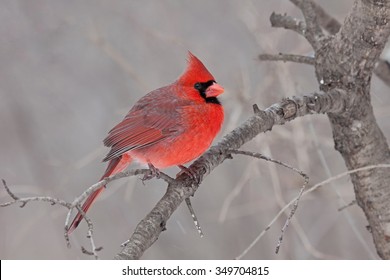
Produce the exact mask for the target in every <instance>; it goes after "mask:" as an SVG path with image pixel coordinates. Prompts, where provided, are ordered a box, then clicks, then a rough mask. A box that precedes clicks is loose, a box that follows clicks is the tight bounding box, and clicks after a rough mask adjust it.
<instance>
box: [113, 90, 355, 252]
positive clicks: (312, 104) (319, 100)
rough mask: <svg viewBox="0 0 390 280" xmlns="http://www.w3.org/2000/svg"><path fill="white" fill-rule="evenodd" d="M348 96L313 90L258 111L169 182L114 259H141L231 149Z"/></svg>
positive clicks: (335, 107)
mask: <svg viewBox="0 0 390 280" xmlns="http://www.w3.org/2000/svg"><path fill="white" fill-rule="evenodd" d="M347 99H348V96H347V95H345V92H344V91H339V90H336V89H335V90H333V91H331V92H329V93H327V94H324V93H314V94H311V95H307V96H301V97H291V98H286V99H283V100H282V101H281V102H280V103H276V104H274V105H272V106H270V107H268V108H267V109H265V110H264V111H257V113H256V114H255V116H253V117H251V118H249V119H248V120H247V121H246V122H244V123H243V124H242V125H240V126H239V127H238V128H236V129H234V130H233V131H232V132H230V133H229V134H227V135H225V136H224V137H223V139H222V140H221V142H219V143H218V144H217V145H216V146H213V147H211V148H210V149H209V150H208V151H207V152H206V153H205V154H203V155H202V156H201V157H200V158H199V159H197V160H196V161H195V162H194V163H193V164H191V166H190V167H189V169H190V170H191V174H192V175H193V176H190V175H188V173H183V174H181V175H180V176H179V177H178V178H176V179H175V180H174V181H172V182H171V183H169V185H168V188H167V191H166V193H165V194H164V196H163V197H162V198H161V199H160V201H159V202H158V203H157V204H156V206H155V207H154V208H153V209H152V211H151V212H150V213H149V214H148V215H147V216H146V217H145V218H144V219H143V220H142V221H141V222H140V223H139V224H138V225H137V227H136V229H135V231H134V233H133V234H132V236H131V237H130V238H129V241H128V242H127V244H126V245H125V246H124V248H123V249H122V251H121V252H120V253H119V254H118V255H116V257H115V259H139V258H140V257H141V256H142V254H143V253H144V252H145V250H147V249H148V248H149V247H150V246H151V245H152V244H153V243H154V242H155V241H156V240H157V239H158V237H159V235H160V234H161V232H162V231H163V230H165V225H166V223H167V221H168V219H169V218H170V216H171V215H172V213H173V212H174V211H175V210H176V209H177V208H178V207H179V205H180V204H181V203H182V202H183V201H184V200H185V199H186V198H188V197H190V196H192V195H194V193H195V192H196V190H197V189H198V187H199V185H197V184H194V182H196V181H198V182H202V180H203V178H204V177H205V176H207V175H208V174H210V173H211V171H212V170H214V168H216V167H217V166H218V165H220V164H221V163H222V162H223V161H224V160H225V159H226V158H229V157H230V154H229V150H232V149H233V150H234V149H238V148H240V147H241V146H242V145H243V144H245V143H247V142H248V141H250V140H252V139H253V138H254V137H255V136H256V135H258V134H260V133H262V132H265V131H268V130H271V129H272V127H273V126H274V125H281V124H284V123H285V122H287V121H290V120H293V119H295V118H297V117H300V116H304V115H308V114H313V113H328V112H333V113H337V112H338V113H340V112H342V111H343V110H344V108H345V107H346V106H347V102H348V101H347ZM194 176H195V178H193V177H194Z"/></svg>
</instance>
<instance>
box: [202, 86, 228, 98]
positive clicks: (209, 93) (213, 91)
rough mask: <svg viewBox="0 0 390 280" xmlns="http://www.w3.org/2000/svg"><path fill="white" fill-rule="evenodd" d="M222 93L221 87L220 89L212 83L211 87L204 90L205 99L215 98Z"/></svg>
mask: <svg viewBox="0 0 390 280" xmlns="http://www.w3.org/2000/svg"><path fill="white" fill-rule="evenodd" d="M223 92H224V89H223V87H221V86H220V85H219V84H217V83H213V84H212V85H211V86H209V87H208V88H207V89H206V97H217V96H218V95H220V94H221V93H223Z"/></svg>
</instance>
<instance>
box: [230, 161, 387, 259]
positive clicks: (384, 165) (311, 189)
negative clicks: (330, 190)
mask: <svg viewBox="0 0 390 280" xmlns="http://www.w3.org/2000/svg"><path fill="white" fill-rule="evenodd" d="M375 168H390V164H377V165H369V166H364V167H360V168H357V169H353V170H348V171H346V172H343V173H340V174H338V175H336V176H333V177H331V178H328V179H326V180H324V181H322V182H319V183H317V184H315V185H314V186H312V187H311V188H309V189H308V190H306V191H304V192H303V193H302V197H303V196H305V195H307V194H309V193H311V192H313V191H315V190H316V189H318V188H319V187H321V186H323V185H326V184H329V183H330V182H333V181H335V180H338V179H341V178H343V177H345V176H348V175H350V174H353V173H357V172H360V171H365V170H370V169H375ZM297 198H298V197H296V198H294V199H292V200H290V202H289V203H287V204H286V205H285V206H284V207H283V208H282V209H281V210H280V211H279V212H278V213H277V214H276V216H275V217H274V218H273V219H272V220H271V222H270V223H269V224H268V225H267V226H266V227H265V229H263V230H262V231H261V232H260V234H259V235H258V236H257V237H256V238H255V239H254V240H253V241H252V243H251V244H250V245H249V246H248V247H247V248H246V249H245V250H244V251H243V252H242V253H241V254H240V255H238V256H237V257H236V259H237V260H239V259H242V258H243V257H244V256H245V255H246V254H247V253H248V252H249V251H250V250H251V249H252V248H253V247H254V246H255V245H256V244H257V242H259V240H260V239H261V238H262V237H263V236H264V235H265V233H266V232H267V231H268V230H269V229H270V228H271V226H272V225H273V224H274V223H275V222H276V220H277V219H278V218H279V217H280V216H281V215H282V214H283V213H284V211H285V210H287V209H288V208H289V207H290V206H291V205H292V204H294V202H295V201H296V199H297Z"/></svg>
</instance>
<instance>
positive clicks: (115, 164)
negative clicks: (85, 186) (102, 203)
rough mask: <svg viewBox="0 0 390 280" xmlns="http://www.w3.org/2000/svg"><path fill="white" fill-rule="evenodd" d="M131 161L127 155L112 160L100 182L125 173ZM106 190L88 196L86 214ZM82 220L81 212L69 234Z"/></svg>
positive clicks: (98, 190) (101, 188) (85, 206)
mask: <svg viewBox="0 0 390 280" xmlns="http://www.w3.org/2000/svg"><path fill="white" fill-rule="evenodd" d="M131 161H132V159H131V157H130V156H128V155H127V154H124V155H122V156H120V157H117V158H114V159H112V160H111V161H110V162H109V163H108V166H107V169H106V172H104V175H103V176H102V178H100V180H103V179H104V178H106V177H109V176H111V175H114V174H116V173H119V172H121V171H123V170H124V169H125V168H126V167H127V166H128V165H129V164H130V163H131ZM100 180H99V181H100ZM104 188H105V186H102V187H100V188H98V189H97V190H96V191H94V192H93V193H91V194H90V195H89V196H88V198H87V200H86V201H85V202H84V204H83V206H82V207H81V209H83V211H84V213H87V211H88V209H89V208H90V207H91V205H92V203H93V202H94V201H95V200H96V198H97V197H98V196H99V194H100V193H101V192H102V191H103V190H104ZM82 220H83V215H82V214H81V213H80V212H79V213H77V215H76V217H75V218H74V219H73V221H72V223H71V224H70V226H69V229H68V234H71V233H72V232H73V231H74V230H75V229H76V228H77V226H78V225H79V224H80V222H81V221H82Z"/></svg>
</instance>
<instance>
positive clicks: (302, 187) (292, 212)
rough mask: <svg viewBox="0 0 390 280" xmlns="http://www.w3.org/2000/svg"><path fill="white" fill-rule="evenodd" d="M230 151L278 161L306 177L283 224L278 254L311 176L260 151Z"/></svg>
mask: <svg viewBox="0 0 390 280" xmlns="http://www.w3.org/2000/svg"><path fill="white" fill-rule="evenodd" d="M229 152H230V153H232V154H240V155H246V156H251V157H255V158H259V159H264V160H266V161H270V162H273V163H276V164H279V165H281V166H284V167H286V168H288V169H291V170H293V171H295V172H296V173H298V174H299V175H301V176H302V177H303V179H304V183H303V185H302V186H301V189H300V191H299V194H298V196H297V197H296V199H295V201H294V204H293V207H292V209H291V211H290V214H289V215H288V217H287V220H286V222H285V224H284V225H283V227H282V230H281V234H280V236H279V240H278V243H277V245H276V249H275V253H276V254H277V253H278V252H279V248H280V246H281V244H282V242H283V236H284V232H285V231H286V229H287V227H288V225H289V224H290V221H291V219H292V217H293V216H294V214H295V212H296V210H297V208H298V204H299V200H300V198H301V196H302V193H303V191H304V190H305V187H306V186H307V184H308V183H309V176H307V175H306V174H305V173H304V172H303V171H301V170H299V169H297V168H295V167H293V166H290V165H288V164H286V163H284V162H281V161H279V160H275V159H272V158H269V157H267V156H264V155H262V154H260V153H253V152H249V151H240V150H229Z"/></svg>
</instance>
